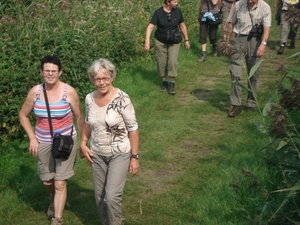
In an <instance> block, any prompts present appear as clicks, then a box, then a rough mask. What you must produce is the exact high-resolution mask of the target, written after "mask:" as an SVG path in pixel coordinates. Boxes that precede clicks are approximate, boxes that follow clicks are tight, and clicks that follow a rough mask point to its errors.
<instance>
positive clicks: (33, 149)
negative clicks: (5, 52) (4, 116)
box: [19, 86, 39, 157]
mask: <svg viewBox="0 0 300 225" xmlns="http://www.w3.org/2000/svg"><path fill="white" fill-rule="evenodd" d="M36 90H37V86H35V87H33V88H32V89H31V90H30V91H29V93H28V95H27V97H26V100H25V102H24V103H23V105H22V108H21V110H20V112H19V119H20V123H21V125H22V127H23V128H24V130H25V132H26V133H27V135H28V138H29V141H30V143H29V152H30V154H31V155H33V156H34V157H37V155H38V147H39V142H38V140H37V138H36V136H35V133H34V131H33V129H32V126H31V123H30V120H29V118H28V116H29V114H30V113H31V111H32V109H33V106H34V101H35V98H36Z"/></svg>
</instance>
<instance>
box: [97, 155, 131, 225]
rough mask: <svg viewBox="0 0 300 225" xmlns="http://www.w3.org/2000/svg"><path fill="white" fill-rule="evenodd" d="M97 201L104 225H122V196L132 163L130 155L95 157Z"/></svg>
mask: <svg viewBox="0 0 300 225" xmlns="http://www.w3.org/2000/svg"><path fill="white" fill-rule="evenodd" d="M93 160H94V163H93V164H92V169H93V179H94V189H95V200H96V204H97V209H98V212H99V214H100V217H101V221H102V224H103V225H121V223H122V219H123V217H122V204H121V202H122V194H123V189H124V187H125V183H126V177H127V173H128V169H129V163H130V153H121V154H118V155H115V156H112V157H105V156H101V155H98V154H94V155H93Z"/></svg>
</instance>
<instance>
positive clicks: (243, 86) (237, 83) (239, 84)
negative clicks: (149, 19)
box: [231, 80, 252, 92]
mask: <svg viewBox="0 0 300 225" xmlns="http://www.w3.org/2000/svg"><path fill="white" fill-rule="evenodd" d="M231 82H232V83H233V84H234V85H237V86H240V87H242V88H244V89H246V90H248V91H249V92H252V90H250V89H249V88H247V87H246V86H245V85H243V84H242V83H240V82H237V81H235V80H234V81H231Z"/></svg>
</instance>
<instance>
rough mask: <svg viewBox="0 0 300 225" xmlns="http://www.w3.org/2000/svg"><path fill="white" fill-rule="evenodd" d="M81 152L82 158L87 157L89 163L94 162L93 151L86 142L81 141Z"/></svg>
mask: <svg viewBox="0 0 300 225" xmlns="http://www.w3.org/2000/svg"><path fill="white" fill-rule="evenodd" d="M79 154H80V157H81V158H86V160H87V161H88V162H89V163H94V161H93V160H92V158H91V157H92V156H93V152H92V151H91V150H90V149H89V148H88V147H87V146H86V142H83V141H82V142H81V143H80V148H79Z"/></svg>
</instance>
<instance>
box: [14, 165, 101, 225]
mask: <svg viewBox="0 0 300 225" xmlns="http://www.w3.org/2000/svg"><path fill="white" fill-rule="evenodd" d="M67 185H68V196H67V202H66V206H65V213H66V211H71V212H72V213H74V214H75V215H76V216H77V218H78V219H79V220H80V221H82V224H89V225H96V224H99V223H101V220H100V217H99V214H98V212H97V207H96V203H95V198H94V190H93V189H85V188H82V187H80V186H79V185H78V184H77V183H76V182H74V181H73V180H72V178H71V179H69V180H68V181H67ZM9 186H10V188H11V189H12V190H14V191H15V192H16V194H17V196H18V199H19V200H20V201H23V202H25V203H26V204H28V205H30V207H31V208H32V209H33V210H34V211H36V212H38V213H42V214H44V215H45V217H46V211H47V208H48V205H49V202H50V198H49V194H48V193H47V190H46V189H45V187H44V186H43V184H42V181H41V180H40V178H39V176H38V173H37V171H35V170H34V169H32V168H30V167H29V166H26V165H20V166H19V171H18V172H17V171H16V173H15V175H14V176H12V177H10V179H9ZM48 220H49V221H50V218H48Z"/></svg>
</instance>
